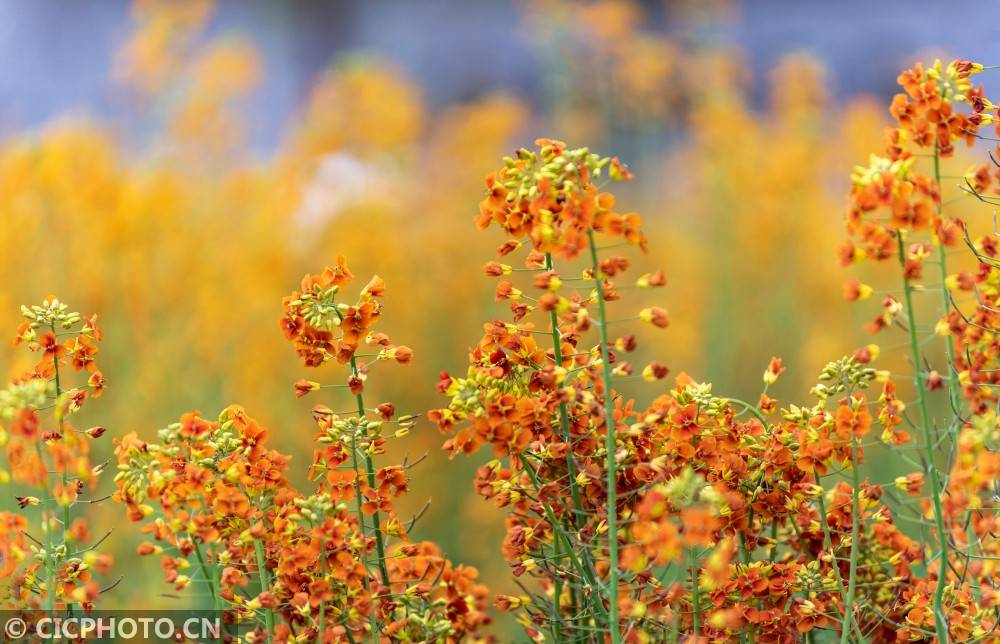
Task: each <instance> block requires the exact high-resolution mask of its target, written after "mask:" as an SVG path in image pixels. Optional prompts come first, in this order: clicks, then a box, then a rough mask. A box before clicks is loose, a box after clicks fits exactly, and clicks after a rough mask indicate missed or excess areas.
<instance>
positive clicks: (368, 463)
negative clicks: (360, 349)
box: [351, 356, 389, 587]
mask: <svg viewBox="0 0 1000 644" xmlns="http://www.w3.org/2000/svg"><path fill="white" fill-rule="evenodd" d="M351 373H352V374H353V375H355V376H357V375H358V363H357V359H356V358H355V357H354V356H351ZM354 399H355V401H357V403H358V418H361V419H364V417H365V399H364V397H363V396H362V395H361V394H356V395H355V396H354ZM365 475H366V477H367V479H368V486H369V487H371V488H373V489H374V487H375V466H374V464H373V463H372V457H371V455H370V454H368V452H365ZM372 523H373V524H374V526H373V527H374V531H375V552H376V553H377V554H378V569H379V573H380V574H381V575H382V583H383V584H385V585H386V587H388V586H389V571H388V569H387V568H386V565H385V542H384V541H383V540H382V521H381V519H380V518H379V513H378V510H375V512H373V513H372Z"/></svg>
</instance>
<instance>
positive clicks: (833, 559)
mask: <svg viewBox="0 0 1000 644" xmlns="http://www.w3.org/2000/svg"><path fill="white" fill-rule="evenodd" d="M816 501H817V505H819V513H820V517H819V524H820V528H822V530H823V547H824V548H828V549H829V550H830V567H831V568H833V576H834V577H836V578H837V589H838V590H839V591H840V597H841V600H843V601H844V618H845V619H849V620H850V624H851V628H853V629H854V634H855V636H857V638H858V641H859V642H863V641H864V636H863V635H862V634H861V630H860V628H859V626H858V623H857V622H856V621H855V619H854V611H852V610H851V609H850V606H849V605H848V604H847V591H846V590H845V589H844V577H843V576H842V575H841V574H840V566H839V565H838V564H837V555H836V554H835V553H834V551H833V537H832V536H831V535H830V524H829V523H828V522H827V516H828V515H827V513H826V492H825V491H822V492H820V493H819V497H818V498H817V499H816Z"/></svg>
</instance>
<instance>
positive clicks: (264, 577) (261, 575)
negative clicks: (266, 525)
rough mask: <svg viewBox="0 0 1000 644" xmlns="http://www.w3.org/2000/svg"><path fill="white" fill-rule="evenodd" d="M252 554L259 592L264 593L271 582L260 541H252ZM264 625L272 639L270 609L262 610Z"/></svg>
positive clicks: (271, 613)
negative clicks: (255, 562) (255, 566)
mask: <svg viewBox="0 0 1000 644" xmlns="http://www.w3.org/2000/svg"><path fill="white" fill-rule="evenodd" d="M253 548H254V554H256V556H257V577H258V579H260V592H262V593H263V592H265V591H267V590H269V589H270V588H271V580H270V578H269V575H268V572H267V562H266V561H265V560H264V546H263V544H261V542H260V539H254V540H253ZM264 624H266V625H267V632H268V633H270V635H271V638H272V639H273V638H274V611H272V610H271V609H270V608H266V609H264Z"/></svg>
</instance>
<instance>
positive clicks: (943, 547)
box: [897, 233, 949, 644]
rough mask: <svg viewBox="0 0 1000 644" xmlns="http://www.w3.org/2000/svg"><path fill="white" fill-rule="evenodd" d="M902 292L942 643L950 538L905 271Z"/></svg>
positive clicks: (937, 625)
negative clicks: (927, 484) (927, 483)
mask: <svg viewBox="0 0 1000 644" xmlns="http://www.w3.org/2000/svg"><path fill="white" fill-rule="evenodd" d="M897 242H898V243H897V246H898V254H899V265H900V267H905V265H906V256H905V254H904V252H903V236H902V235H901V234H899V233H897ZM903 296H904V303H905V305H906V315H907V319H908V323H907V327H909V331H910V357H911V360H912V361H913V369H914V376H915V378H916V390H917V403H918V406H919V409H920V428H921V430H922V432H923V436H924V450H925V451H926V452H927V469H928V470H929V471H928V473H929V474H930V477H931V495H930V496H931V501H932V503H933V507H934V524H935V527H936V528H937V533H938V563H939V566H940V570H939V572H938V579H937V586H936V587H935V589H934V605H933V608H934V631H935V633H936V634H937V637H938V641H939V642H941V643H942V644H945V643H946V642H948V641H949V640H948V622H947V620H946V619H945V616H944V587H945V581H946V577H947V566H948V538H947V535H946V533H945V528H944V512H943V510H942V508H941V494H940V492H941V487H940V485H941V483H940V480H939V477H938V471H937V464H936V463H935V460H936V459H935V457H934V455H935V449H934V434H933V432H932V431H931V416H930V413H929V412H928V410H927V393H926V387H925V386H924V379H923V378H922V377H921V375H920V369H921V365H923V363H924V361H923V356H922V354H921V352H920V341H919V338H918V337H917V320H916V315H915V314H914V310H913V287H912V285H911V284H910V280H909V279H908V278H907V277H906V275H905V274H904V275H903Z"/></svg>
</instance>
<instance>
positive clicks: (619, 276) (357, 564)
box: [0, 0, 1000, 644]
mask: <svg viewBox="0 0 1000 644" xmlns="http://www.w3.org/2000/svg"><path fill="white" fill-rule="evenodd" d="M668 4H670V6H671V11H674V12H675V13H673V14H671V18H670V19H671V20H675V21H678V22H679V23H680V24H682V25H685V26H686V28H690V29H691V30H695V29H699V30H706V31H709V32H710V31H711V30H712V29H714V28H716V27H717V26H718V25H720V24H722V23H724V22H725V21H726V20H727V17H726V16H727V15H728V10H729V5H728V4H727V3H718V4H716V3H709V4H706V5H704V6H703V5H701V4H699V3H688V2H678V3H676V7H674V6H673V4H672V3H668ZM509 11H512V12H516V13H517V25H518V30H519V32H520V34H521V37H522V38H524V39H525V41H526V42H530V43H532V48H533V49H532V52H533V56H534V57H535V61H536V63H537V65H538V66H539V67H540V68H541V69H544V70H545V73H544V74H543V75H542V76H541V78H542V81H543V82H541V83H540V84H539V87H537V88H535V89H534V90H533V92H530V93H524V92H518V91H513V90H510V89H503V88H490V89H489V91H482V92H479V93H477V94H476V95H475V96H474V97H472V98H469V99H467V100H460V101H453V102H447V103H443V104H442V101H441V100H440V98H439V97H438V96H436V95H435V94H434V92H433V91H432V90H433V88H431V87H423V86H421V84H420V82H419V81H418V80H417V79H416V78H414V77H413V75H412V74H410V73H409V72H408V71H406V70H405V68H404V67H403V66H401V65H399V64H398V61H393V60H391V59H388V58H384V57H379V56H375V55H370V54H365V53H364V52H351V53H349V54H348V53H341V54H338V55H337V56H335V57H334V58H333V60H332V62H331V63H330V65H329V66H328V68H326V69H325V70H324V71H323V72H322V73H321V74H319V75H318V76H317V77H316V78H314V79H312V80H311V81H310V83H309V86H308V91H306V92H305V93H304V94H303V96H302V97H301V101H300V102H299V103H298V104H297V105H296V106H295V109H294V111H293V113H292V115H291V117H290V118H289V119H288V120H287V123H285V124H283V125H282V126H281V128H280V136H279V137H278V140H277V142H276V143H275V144H274V145H268V146H261V145H260V144H259V142H257V141H255V140H254V134H253V127H252V119H251V118H250V109H249V105H251V103H252V99H253V96H254V95H255V92H258V91H260V88H261V87H262V86H264V84H265V81H266V80H267V79H268V77H269V74H271V75H274V74H280V73H281V71H282V70H280V69H278V70H271V69H269V68H268V64H267V62H268V61H267V59H266V57H265V56H264V54H263V53H262V50H261V49H260V48H259V47H258V45H257V43H255V42H254V39H253V38H252V37H251V36H250V35H247V34H243V33H239V32H238V30H237V31H235V32H224V33H220V32H219V31H218V29H217V28H216V25H217V20H218V16H217V14H216V7H215V6H214V5H213V4H212V3H210V2H208V1H207V0H181V1H166V0H136V2H134V3H133V4H132V5H131V9H130V11H129V13H128V16H127V20H126V24H124V25H122V27H121V29H120V30H119V31H118V32H117V37H116V41H115V52H114V55H113V57H112V59H111V61H110V62H109V64H108V69H107V77H108V83H109V84H111V85H112V86H113V87H114V88H115V89H114V92H115V95H116V96H117V97H118V100H119V103H120V104H119V105H118V106H117V107H116V109H115V110H114V111H112V112H111V113H105V114H101V115H87V114H81V113H80V112H78V111H73V110H67V112H66V113H65V114H62V115H59V116H57V117H54V118H52V119H48V120H47V121H46V122H45V123H43V124H41V125H39V126H32V127H27V126H25V127H10V128H7V129H6V130H4V132H3V137H2V139H0V257H2V258H3V261H2V262H0V283H2V284H3V288H0V329H2V330H3V331H0V332H2V333H4V334H6V337H8V338H10V339H12V340H13V341H12V342H7V343H5V344H4V345H3V346H4V349H3V351H2V352H0V366H2V369H3V374H4V378H5V382H6V383H7V384H6V385H5V386H4V388H2V389H0V448H2V449H0V603H2V606H0V609H2V610H4V611H12V612H11V613H10V614H17V615H23V616H24V619H26V620H27V621H28V622H29V623H33V622H37V621H38V620H39V619H41V618H44V617H46V616H48V617H50V618H51V617H53V616H57V615H58V616H73V615H87V614H90V613H91V612H92V611H95V610H97V611H100V610H133V611H157V610H190V609H199V610H205V611H214V613H215V614H218V615H221V616H223V622H224V624H225V628H224V629H223V630H224V632H223V633H221V634H219V635H218V638H217V639H219V640H224V641H244V642H506V641H518V642H520V641H534V642H548V641H552V642H560V643H563V642H595V641H596V642H611V643H615V644H617V643H619V642H637V643H644V642H741V643H749V642H761V643H763V642H782V643H783V642H810V643H821V642H842V643H843V642H897V641H898V642H979V641H983V642H1000V592H998V589H997V580H998V579H1000V566H998V565H997V564H998V562H1000V524H998V522H1000V422H998V415H997V412H998V406H1000V402H998V397H997V387H998V386H1000V376H998V374H1000V364H998V361H1000V360H998V359H1000V342H998V339H997V330H998V325H1000V301H998V298H1000V258H998V253H1000V249H998V244H1000V241H998V236H1000V232H998V231H1000V229H998V228H997V226H998V223H997V219H996V214H995V212H996V209H997V207H998V206H1000V146H998V145H997V142H998V141H1000V109H998V106H997V105H995V104H993V103H992V102H991V100H990V98H989V96H990V95H991V94H992V95H993V96H997V95H998V94H1000V79H998V78H997V76H996V75H997V73H998V70H997V69H996V68H994V67H993V66H991V65H989V64H988V63H989V62H991V61H984V63H982V64H981V63H980V62H978V61H976V62H973V61H970V60H966V59H965V58H962V57H959V58H942V59H936V58H934V57H929V58H927V59H926V60H924V61H923V62H912V63H911V64H909V65H906V66H900V68H899V69H898V70H897V72H896V74H897V76H896V77H892V76H890V77H888V78H886V79H884V80H885V82H886V85H888V84H890V83H894V85H893V90H892V92H890V93H889V94H888V95H887V96H879V97H865V96H860V95H838V94H837V92H836V90H835V88H834V87H833V83H832V82H831V81H830V80H829V78H828V76H827V74H826V72H825V70H824V67H823V65H822V64H821V63H820V62H819V61H818V60H817V59H815V58H813V57H810V56H809V55H808V54H804V53H796V54H789V55H785V56H784V57H782V58H781V59H780V60H779V61H777V62H776V63H774V64H773V65H770V66H769V71H768V73H767V74H766V75H765V76H764V77H763V78H754V77H753V74H752V72H751V70H750V69H749V68H748V65H747V64H746V63H745V60H744V57H743V55H742V53H741V51H740V50H739V49H738V48H737V47H735V46H734V45H733V44H732V43H728V42H726V41H725V40H724V39H713V38H705V39H704V41H703V42H702V41H699V42H698V44H697V45H695V44H693V43H692V42H691V41H690V40H689V39H687V38H685V37H682V36H680V35H677V34H675V33H663V32H662V31H661V30H657V29H655V28H652V27H651V25H652V23H653V14H654V13H655V12H653V11H652V10H650V9H649V8H646V9H644V8H643V7H642V5H641V4H639V3H631V2H625V1H623V0H600V1H595V2H586V3H575V2H568V1H546V2H541V3H537V4H528V3H524V4H518V5H516V6H515V7H511V8H510V9H509ZM699 33H701V32H699ZM933 44H934V43H928V46H930V45H933ZM961 53H962V52H957V54H958V55H959V56H961ZM529 94H530V95H529ZM303 275H304V277H303ZM5 614H6V613H5ZM8 635H9V632H8Z"/></svg>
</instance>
